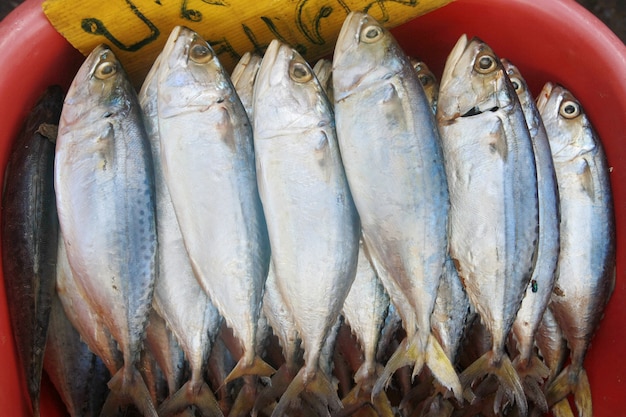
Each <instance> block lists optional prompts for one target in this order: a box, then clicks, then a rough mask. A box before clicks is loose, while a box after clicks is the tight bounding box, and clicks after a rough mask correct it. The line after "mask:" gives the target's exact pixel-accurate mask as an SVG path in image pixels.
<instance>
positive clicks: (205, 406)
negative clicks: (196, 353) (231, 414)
mask: <svg viewBox="0 0 626 417" xmlns="http://www.w3.org/2000/svg"><path fill="white" fill-rule="evenodd" d="M191 406H196V409H197V411H198V412H199V413H200V415H202V416H203V417H224V414H222V411H221V410H220V407H219V405H218V403H217V400H216V399H215V396H214V395H213V392H212V391H211V388H210V387H209V386H208V385H207V384H206V383H204V382H203V383H201V384H199V385H197V386H193V385H192V383H191V381H187V382H186V383H185V384H184V385H183V386H182V387H181V388H180V389H179V390H178V391H176V392H175V393H174V395H172V396H171V397H169V398H168V399H167V400H165V401H164V402H163V404H161V406H160V407H159V416H160V417H169V416H176V415H177V414H178V413H180V412H181V411H183V410H185V409H187V408H189V407H191Z"/></svg>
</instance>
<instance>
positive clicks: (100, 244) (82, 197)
mask: <svg viewBox="0 0 626 417" xmlns="http://www.w3.org/2000/svg"><path fill="white" fill-rule="evenodd" d="M55 153H56V155H55V170H54V185H55V190H56V203H57V210H58V215H59V222H60V226H61V234H62V237H63V241H64V244H65V249H66V253H67V258H68V261H69V265H70V267H71V271H72V275H73V277H74V279H75V282H76V284H77V286H78V287H79V289H80V292H81V294H82V296H83V297H84V299H85V300H86V302H87V303H88V304H89V306H90V308H91V310H92V311H93V312H94V313H95V314H96V315H97V316H98V317H99V318H100V319H101V321H102V323H103V324H104V325H105V326H106V329H107V330H108V332H109V333H110V334H111V336H112V338H113V340H115V342H117V344H118V345H119V350H120V351H121V352H122V354H123V367H122V368H121V369H119V371H118V372H117V373H115V374H113V376H112V378H111V381H109V387H110V389H111V392H110V394H109V396H108V397H107V400H106V401H105V404H104V406H103V410H102V415H103V416H106V415H112V414H114V413H115V411H114V410H115V409H117V408H118V407H119V406H121V405H123V404H126V403H133V404H134V405H135V406H136V407H137V408H138V409H139V411H140V412H142V413H143V414H144V415H145V416H150V417H156V415H157V413H156V410H155V407H154V404H153V402H152V400H151V399H150V394H149V392H148V389H147V387H146V385H145V383H144V381H143V380H142V377H141V375H140V374H139V372H138V369H137V367H136V365H137V363H138V360H139V354H140V351H141V348H142V342H143V339H144V335H145V327H146V323H147V320H148V315H149V313H150V310H151V305H152V295H153V288H154V281H155V279H156V274H157V235H156V223H155V217H156V216H155V210H156V209H155V197H154V182H153V172H152V158H151V154H150V148H149V144H148V138H147V134H146V131H145V128H144V125H143V120H142V115H141V109H140V107H139V103H138V101H137V94H136V92H135V90H134V89H133V87H132V85H131V83H130V81H129V80H128V77H127V75H126V73H125V71H124V69H123V67H122V65H121V64H120V62H119V61H118V60H117V58H116V57H115V54H114V53H113V52H112V51H111V50H110V49H109V47H108V46H106V45H104V44H102V45H99V46H97V47H96V48H94V50H93V51H92V52H91V53H90V54H89V56H88V57H87V58H86V60H85V61H84V63H83V64H82V66H81V67H80V69H79V70H78V72H77V74H76V76H75V77H74V80H73V81H72V84H71V85H70V88H69V90H68V93H67V95H66V97H65V101H64V104H63V110H62V112H61V120H60V123H59V134H58V137H57V142H56V152H55Z"/></svg>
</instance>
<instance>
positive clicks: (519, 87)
mask: <svg viewBox="0 0 626 417" xmlns="http://www.w3.org/2000/svg"><path fill="white" fill-rule="evenodd" d="M510 80H511V84H513V88H514V89H515V92H516V93H518V94H519V93H521V92H522V91H524V84H523V83H522V81H521V80H520V79H519V78H517V77H511V78H510Z"/></svg>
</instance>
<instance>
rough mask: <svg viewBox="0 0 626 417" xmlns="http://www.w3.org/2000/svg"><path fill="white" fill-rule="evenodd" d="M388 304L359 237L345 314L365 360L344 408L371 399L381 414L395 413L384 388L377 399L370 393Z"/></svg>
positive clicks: (345, 302)
mask: <svg viewBox="0 0 626 417" xmlns="http://www.w3.org/2000/svg"><path fill="white" fill-rule="evenodd" d="M389 303H390V301H389V295H387V292H386V291H385V288H384V287H383V284H382V282H380V279H379V278H378V276H377V275H376V271H375V270H374V267H373V266H372V264H371V263H370V261H369V259H368V257H367V254H366V251H365V249H364V247H363V241H362V240H360V241H359V254H358V258H357V270H356V277H355V279H354V282H353V283H352V287H350V292H349V293H348V296H347V297H346V300H345V301H344V303H343V309H342V314H343V317H344V318H345V321H346V323H347V324H348V326H350V330H351V332H352V334H353V335H354V336H355V337H356V339H357V341H358V344H359V345H360V347H361V351H362V354H363V363H362V364H361V366H360V367H359V368H358V369H357V370H356V372H355V373H354V382H355V384H356V385H355V387H354V388H353V389H352V390H351V391H350V392H349V393H348V395H347V396H346V397H344V398H343V400H342V402H343V404H344V410H347V409H350V408H356V407H360V406H361V405H362V404H367V403H369V402H370V401H371V402H372V403H373V404H372V406H373V408H374V409H376V411H377V412H378V414H379V415H380V416H393V415H394V413H393V410H392V409H391V404H390V402H389V399H388V398H387V395H386V393H385V392H384V391H381V392H380V393H379V394H378V396H375V397H374V398H372V395H371V390H372V388H373V387H374V384H375V383H376V380H377V379H378V377H379V376H380V373H381V371H382V369H381V368H382V366H381V365H380V364H379V363H378V362H377V361H376V353H377V349H378V344H379V342H380V336H381V332H382V328H383V325H384V324H385V319H386V318H387V310H388V309H389Z"/></svg>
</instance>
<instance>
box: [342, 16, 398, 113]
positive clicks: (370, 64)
mask: <svg viewBox="0 0 626 417" xmlns="http://www.w3.org/2000/svg"><path fill="white" fill-rule="evenodd" d="M407 60H408V58H407V57H406V55H405V54H404V52H403V51H402V49H401V48H400V46H399V45H398V43H397V41H396V40H395V38H394V37H393V36H392V35H391V33H390V32H389V31H388V30H387V29H385V28H384V27H383V26H382V25H381V24H380V23H379V22H378V21H377V20H376V19H374V18H373V17H371V16H370V15H368V14H366V13H362V12H351V13H350V14H349V15H348V17H347V18H346V20H345V22H344V24H343V26H342V27H341V31H340V32H339V37H338V39H337V43H336V45H335V51H334V56H333V74H335V75H334V76H333V91H334V99H335V101H336V102H337V101H340V100H343V99H344V98H346V97H348V96H350V95H351V94H353V93H354V92H356V91H360V90H363V89H366V88H368V87H369V86H370V85H375V84H377V83H379V82H384V81H385V80H387V79H389V78H391V77H393V76H394V75H396V74H398V73H401V72H402V71H403V69H404V68H406V67H407V65H406V64H407V62H406V61H407ZM338 74H341V76H337V75H338Z"/></svg>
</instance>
